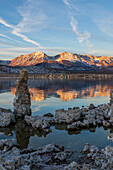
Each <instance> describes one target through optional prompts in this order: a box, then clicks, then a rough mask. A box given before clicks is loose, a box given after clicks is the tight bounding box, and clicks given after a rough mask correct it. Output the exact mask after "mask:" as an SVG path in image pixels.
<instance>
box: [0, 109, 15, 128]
mask: <svg viewBox="0 0 113 170" xmlns="http://www.w3.org/2000/svg"><path fill="white" fill-rule="evenodd" d="M14 122H15V116H14V114H13V112H12V111H11V110H10V109H3V108H1V107H0V127H2V128H3V127H7V126H9V125H11V124H12V123H14Z"/></svg>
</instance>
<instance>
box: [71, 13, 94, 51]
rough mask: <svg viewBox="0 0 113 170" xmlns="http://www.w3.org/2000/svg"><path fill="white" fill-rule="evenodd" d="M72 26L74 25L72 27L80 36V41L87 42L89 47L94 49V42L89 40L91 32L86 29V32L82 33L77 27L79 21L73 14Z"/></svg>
mask: <svg viewBox="0 0 113 170" xmlns="http://www.w3.org/2000/svg"><path fill="white" fill-rule="evenodd" d="M70 24H71V26H72V29H73V31H74V32H75V34H76V35H77V37H78V42H79V43H83V42H86V46H88V47H89V49H92V48H93V46H92V44H91V43H90V41H89V38H90V37H91V34H90V33H89V32H87V31H85V32H84V33H80V32H79V31H78V29H77V25H78V22H77V20H75V19H74V17H73V16H72V17H71V22H70Z"/></svg>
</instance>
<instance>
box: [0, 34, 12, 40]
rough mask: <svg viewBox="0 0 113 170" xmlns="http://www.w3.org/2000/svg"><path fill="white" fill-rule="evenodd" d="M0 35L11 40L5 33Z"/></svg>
mask: <svg viewBox="0 0 113 170" xmlns="http://www.w3.org/2000/svg"><path fill="white" fill-rule="evenodd" d="M0 36H1V37H4V38H7V39H9V40H12V38H10V37H8V36H7V35H4V34H0Z"/></svg>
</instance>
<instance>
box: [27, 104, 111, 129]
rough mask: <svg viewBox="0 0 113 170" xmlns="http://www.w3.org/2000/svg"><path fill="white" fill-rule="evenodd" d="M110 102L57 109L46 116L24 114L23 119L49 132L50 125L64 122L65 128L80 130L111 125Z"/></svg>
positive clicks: (35, 127) (34, 126)
mask: <svg viewBox="0 0 113 170" xmlns="http://www.w3.org/2000/svg"><path fill="white" fill-rule="evenodd" d="M109 110H110V104H102V105H99V106H97V107H95V106H94V105H93V104H90V106H89V107H87V108H81V109H80V108H79V107H74V108H73V109H71V108H69V109H68V110H64V109H59V110H56V111H55V117H54V116H53V115H52V114H47V115H46V116H25V121H26V123H27V124H28V125H30V126H32V127H33V128H34V129H38V130H42V131H45V132H51V130H50V127H51V126H52V125H57V124H58V125H59V124H65V129H67V130H68V131H70V130H82V129H85V128H92V127H96V126H103V127H106V128H107V127H111V126H112V125H113V118H112V117H111V116H110V115H109Z"/></svg>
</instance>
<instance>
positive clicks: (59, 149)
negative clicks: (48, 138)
mask: <svg viewBox="0 0 113 170" xmlns="http://www.w3.org/2000/svg"><path fill="white" fill-rule="evenodd" d="M72 155H73V152H72V151H69V150H67V149H65V148H64V146H58V145H56V144H48V145H46V146H44V147H41V148H38V149H33V148H27V149H23V150H20V149H19V147H18V146H17V145H16V144H15V140H14V139H12V140H10V139H5V140H1V141H0V169H1V170H8V169H11V170H15V169H19V170H31V169H32V170H36V169H45V170H46V169H51V170H52V169H54V170H57V169H61V170H75V169H78V170H95V169H103V170H104V169H108V170H111V169H113V147H112V146H107V147H105V148H104V149H100V148H98V147H96V146H94V145H92V146H90V145H89V144H88V143H87V144H85V146H84V149H83V150H82V151H81V156H80V157H79V158H78V159H73V158H72Z"/></svg>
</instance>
